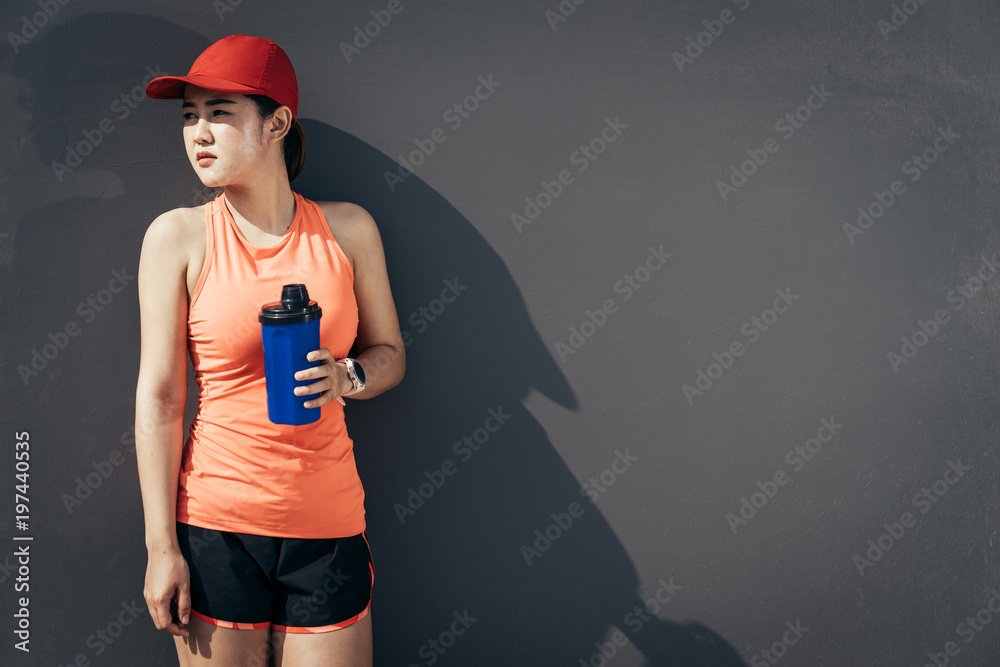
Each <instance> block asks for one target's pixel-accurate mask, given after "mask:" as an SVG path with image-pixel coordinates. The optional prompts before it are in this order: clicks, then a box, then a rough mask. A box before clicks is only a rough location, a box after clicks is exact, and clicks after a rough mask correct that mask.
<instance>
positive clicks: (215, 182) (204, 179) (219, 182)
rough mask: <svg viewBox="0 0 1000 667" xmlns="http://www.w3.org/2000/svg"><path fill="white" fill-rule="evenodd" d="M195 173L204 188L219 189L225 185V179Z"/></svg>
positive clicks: (198, 172) (199, 172)
mask: <svg viewBox="0 0 1000 667" xmlns="http://www.w3.org/2000/svg"><path fill="white" fill-rule="evenodd" d="M195 173H196V174H197V175H198V180H200V181H201V184H202V185H204V186H205V187H206V188H221V187H223V186H224V185H225V184H226V181H225V179H223V178H220V177H218V176H212V175H210V174H206V173H205V172H203V171H196V172H195Z"/></svg>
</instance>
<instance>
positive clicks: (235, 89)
mask: <svg viewBox="0 0 1000 667" xmlns="http://www.w3.org/2000/svg"><path fill="white" fill-rule="evenodd" d="M189 83H190V84H191V85H194V86H198V87H199V88H205V89H206V90H215V91H218V92H220V93H233V94H239V95H253V94H254V93H258V92H260V91H259V90H258V89H256V88H254V87H252V86H244V85H242V84H239V83H233V82H232V81H226V80H225V79H219V78H217V77H214V76H199V75H197V74H196V75H194V76H161V77H157V78H155V79H153V80H152V81H150V82H149V83H147V84H146V95H147V96H149V97H152V98H153V99H156V100H178V99H183V98H184V87H185V86H186V85H187V84H189Z"/></svg>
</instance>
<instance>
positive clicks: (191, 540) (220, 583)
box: [136, 35, 405, 667]
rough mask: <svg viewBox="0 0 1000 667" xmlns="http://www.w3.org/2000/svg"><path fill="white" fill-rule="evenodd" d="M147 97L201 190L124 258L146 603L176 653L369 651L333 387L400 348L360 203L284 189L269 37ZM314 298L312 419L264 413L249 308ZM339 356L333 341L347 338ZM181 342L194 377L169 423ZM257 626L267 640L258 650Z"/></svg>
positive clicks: (292, 158) (281, 107) (251, 659)
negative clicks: (169, 116) (134, 365)
mask: <svg viewBox="0 0 1000 667" xmlns="http://www.w3.org/2000/svg"><path fill="white" fill-rule="evenodd" d="M146 93H147V95H149V96H150V97H154V98H158V99H183V100H184V101H183V104H182V108H181V109H180V111H181V112H182V114H183V119H184V130H183V135H184V143H185V148H186V151H187V155H188V158H189V159H190V161H191V165H192V167H193V168H194V170H195V172H196V173H197V174H198V177H199V178H200V179H201V181H202V183H203V184H204V185H205V186H207V187H212V188H221V191H220V193H219V194H218V195H217V197H216V198H215V199H213V200H212V201H210V202H209V203H208V204H206V205H204V206H199V207H195V208H179V209H175V210H172V211H169V212H167V213H164V214H163V215H161V216H159V217H158V218H157V219H156V220H154V221H153V222H152V224H151V225H150V226H149V229H148V230H147V232H146V236H145V239H144V241H143V245H142V254H141V258H140V262H139V301H140V310H141V323H142V354H141V360H140V368H139V380H138V385H137V389H136V448H137V452H138V461H139V477H140V482H141V485H142V499H143V507H144V513H145V523H146V546H147V549H148V554H149V561H148V565H147V570H146V581H145V589H144V595H145V598H146V603H147V605H148V607H149V612H150V615H151V616H152V618H153V622H154V624H155V625H156V627H157V628H158V629H160V630H166V631H168V632H170V633H171V634H172V635H175V644H176V648H177V652H178V656H179V658H180V664H181V665H182V666H187V665H203V664H218V665H235V664H238V665H253V664H257V665H265V666H266V665H267V664H268V657H267V656H268V652H269V650H273V655H274V661H275V663H274V664H275V665H281V666H284V667H293V666H295V665H309V666H310V667H317V666H327V665H329V666H334V665H336V666H341V665H344V666H346V665H351V666H355V665H371V662H372V639H371V615H370V613H369V605H370V600H371V581H372V568H371V557H370V553H369V551H368V545H367V541H366V540H365V535H364V529H365V523H364V506H363V499H364V492H363V490H362V488H361V483H360V480H359V479H358V476H357V471H356V468H355V464H354V457H353V450H352V447H353V443H352V442H351V439H350V438H349V437H348V434H347V430H346V427H345V425H344V409H343V407H341V405H342V403H343V400H342V399H341V397H342V396H350V397H351V398H357V399H367V398H372V397H374V396H377V395H378V394H380V393H382V392H384V391H386V390H388V389H391V388H392V387H394V386H395V385H396V384H398V383H399V381H400V380H401V379H402V377H403V372H404V366H405V354H404V350H403V342H402V337H401V334H400V329H399V323H398V320H397V318H396V309H395V305H394V304H393V300H392V294H391V292H390V288H389V281H388V277H387V274H386V267H385V258H384V254H383V250H382V244H381V240H380V238H379V234H378V229H377V228H376V226H375V223H374V221H373V220H372V218H371V216H369V215H368V213H367V212H366V211H365V210H364V209H362V208H361V207H359V206H356V205H353V204H349V203H343V202H318V203H314V202H311V201H309V200H307V199H305V198H303V197H301V195H298V194H297V193H294V192H292V190H291V187H290V185H289V183H290V181H291V180H292V179H294V177H295V176H296V175H297V174H298V171H299V170H300V169H301V166H302V158H303V156H304V149H305V147H304V145H303V136H302V131H301V126H300V125H299V124H298V121H297V120H296V114H297V110H298V87H297V83H296V79H295V72H294V70H293V68H292V65H291V62H290V61H289V60H288V57H287V55H285V53H284V51H283V50H282V49H281V48H279V47H278V46H277V45H276V44H275V43H274V42H272V41H271V40H268V39H262V38H255V37H248V36H246V35H231V36H229V37H226V38H224V39H222V40H219V41H218V42H216V43H215V44H213V45H211V46H210V47H209V48H208V49H206V50H205V51H204V52H203V53H202V54H201V55H200V56H199V57H198V59H197V60H196V61H195V63H194V65H193V66H192V67H191V70H190V71H189V73H188V75H187V76H184V77H171V76H168V77H160V78H157V79H153V80H152V81H150V83H149V84H148V86H147V88H146ZM291 283H303V284H305V285H306V287H307V289H308V290H309V295H310V297H311V298H312V299H315V300H316V301H317V302H318V303H319V305H320V307H321V308H322V310H323V315H322V318H321V320H320V341H321V345H323V347H322V348H321V349H318V350H314V351H312V352H310V353H309V355H308V359H309V360H310V361H319V362H321V363H320V364H319V365H317V366H315V367H313V368H310V369H308V370H305V371H300V372H298V373H297V374H296V375H295V379H297V380H312V381H313V382H312V383H311V384H308V385H306V386H304V387H299V388H297V389H296V390H295V392H296V393H297V394H299V395H313V394H318V397H315V398H312V399H311V400H308V401H307V402H306V403H305V406H306V407H307V408H316V409H318V410H321V415H322V417H321V419H319V420H318V421H317V422H315V423H314V424H307V425H301V426H289V425H280V424H273V423H271V422H270V421H269V420H268V418H267V406H266V386H265V380H264V375H263V351H262V345H261V334H260V325H259V324H258V323H257V315H258V313H259V310H260V306H261V305H263V304H264V303H267V302H273V301H276V300H278V299H279V298H280V295H281V287H282V285H284V284H291ZM352 345H353V347H354V349H355V350H356V351H357V356H356V357H355V358H348V354H349V352H350V350H351V349H352ZM185 348H187V351H188V352H189V353H190V356H191V361H192V364H193V366H194V370H195V376H196V379H197V381H198V385H199V403H198V412H197V415H196V417H195V419H194V421H193V423H192V424H191V428H190V431H189V433H188V434H187V437H186V438H185V434H184V433H183V429H184V406H185V402H186V398H187V364H186V359H185ZM269 644H270V645H271V646H272V647H273V648H272V649H269Z"/></svg>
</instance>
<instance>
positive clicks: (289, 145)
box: [246, 95, 306, 183]
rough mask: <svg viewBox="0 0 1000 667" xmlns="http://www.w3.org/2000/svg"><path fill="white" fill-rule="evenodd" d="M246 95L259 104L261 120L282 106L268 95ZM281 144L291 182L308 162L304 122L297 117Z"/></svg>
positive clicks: (258, 110) (258, 111) (258, 109)
mask: <svg viewBox="0 0 1000 667" xmlns="http://www.w3.org/2000/svg"><path fill="white" fill-rule="evenodd" d="M246 97H248V98H249V99H250V100H251V101H252V102H253V103H254V104H255V105H256V106H257V113H258V115H259V116H260V119H261V120H267V119H269V118H270V117H271V116H273V115H274V112H275V111H276V110H277V109H278V107H279V106H281V105H280V104H278V103H277V102H275V101H274V100H273V99H271V98H270V97H268V96H266V95H246ZM281 145H282V152H283V153H284V156H285V170H286V171H287V172H288V182H289V183H291V182H292V181H294V180H295V177H296V176H298V175H299V174H300V173H302V167H303V166H305V163H306V133H305V130H303V129H302V123H300V122H299V121H298V119H297V118H296V119H295V120H294V121H293V122H292V127H291V129H289V130H288V133H287V134H286V135H285V138H284V139H282V141H281Z"/></svg>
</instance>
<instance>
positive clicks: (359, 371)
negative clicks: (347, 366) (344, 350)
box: [354, 361, 365, 384]
mask: <svg viewBox="0 0 1000 667" xmlns="http://www.w3.org/2000/svg"><path fill="white" fill-rule="evenodd" d="M354 374H355V375H357V376H358V381H359V382H361V384H364V383H365V370H364V369H363V368H361V364H359V363H358V362H357V361H355V362H354Z"/></svg>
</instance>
